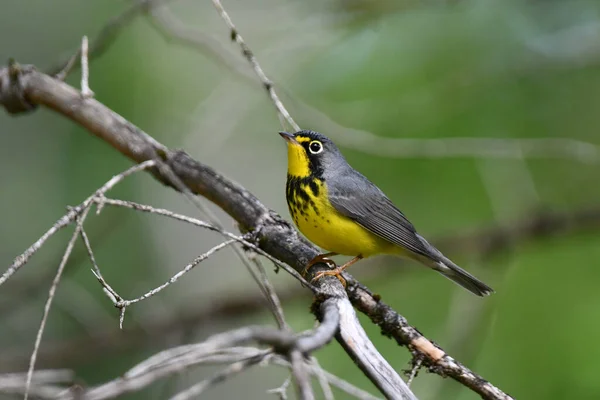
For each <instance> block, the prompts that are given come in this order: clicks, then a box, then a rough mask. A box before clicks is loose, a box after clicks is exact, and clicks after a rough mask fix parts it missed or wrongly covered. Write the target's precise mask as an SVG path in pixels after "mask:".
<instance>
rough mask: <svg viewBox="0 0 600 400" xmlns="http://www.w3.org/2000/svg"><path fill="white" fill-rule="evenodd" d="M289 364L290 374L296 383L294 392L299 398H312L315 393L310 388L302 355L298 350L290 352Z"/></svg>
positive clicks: (303, 399) (305, 399) (311, 399)
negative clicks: (290, 367)
mask: <svg viewBox="0 0 600 400" xmlns="http://www.w3.org/2000/svg"><path fill="white" fill-rule="evenodd" d="M289 357H290V364H292V376H293V377H294V383H295V384H296V393H298V399H300V400H314V398H315V394H314V392H313V390H312V385H311V383H310V378H309V377H308V372H307V370H306V363H305V362H304V356H303V355H302V353H300V352H299V351H298V350H293V351H292V352H291V353H290V356H289Z"/></svg>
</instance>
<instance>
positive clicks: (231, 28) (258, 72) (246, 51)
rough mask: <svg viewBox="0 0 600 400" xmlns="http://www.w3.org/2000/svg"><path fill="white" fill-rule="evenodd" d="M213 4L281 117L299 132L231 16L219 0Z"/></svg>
mask: <svg viewBox="0 0 600 400" xmlns="http://www.w3.org/2000/svg"><path fill="white" fill-rule="evenodd" d="M212 2H213V4H214V6H215V8H216V9H217V11H218V12H219V15H220V16H221V18H222V19H223V21H225V25H227V28H228V29H229V34H230V37H231V40H233V41H235V42H237V44H239V45H240V47H241V49H242V54H243V56H244V57H245V58H246V60H248V62H249V63H250V65H251V66H252V69H253V70H254V72H255V73H256V76H258V79H259V80H260V83H261V84H262V85H263V87H264V88H265V90H266V91H267V93H268V94H269V97H270V98H271V100H272V101H273V104H274V105H275V108H276V109H277V112H278V113H279V115H280V117H281V118H282V119H283V120H285V121H286V122H287V123H288V124H289V125H290V126H291V127H292V128H293V129H294V130H295V131H299V130H300V126H299V125H298V124H297V123H296V121H294V119H293V118H292V116H291V115H290V113H289V112H288V110H287V109H286V108H285V106H284V105H283V103H282V102H281V100H280V99H279V96H278V95H277V92H275V88H274V87H273V82H272V81H271V80H270V79H269V78H268V77H267V75H266V74H265V72H264V71H263V69H262V67H261V66H260V64H259V63H258V60H257V59H256V57H254V53H253V52H252V50H250V47H248V45H247V44H246V42H245V41H244V39H243V38H242V36H241V35H240V33H239V32H238V30H237V28H236V27H235V25H234V24H233V21H232V20H231V18H230V17H229V14H227V11H225V9H224V8H223V5H222V4H221V2H220V1H219V0H212Z"/></svg>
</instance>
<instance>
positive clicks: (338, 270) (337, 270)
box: [310, 267, 347, 288]
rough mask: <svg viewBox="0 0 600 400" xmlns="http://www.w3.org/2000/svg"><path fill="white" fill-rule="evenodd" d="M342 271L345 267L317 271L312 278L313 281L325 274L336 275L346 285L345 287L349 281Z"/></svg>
mask: <svg viewBox="0 0 600 400" xmlns="http://www.w3.org/2000/svg"><path fill="white" fill-rule="evenodd" d="M342 272H344V268H340V267H336V268H335V269H332V270H330V271H321V272H317V273H316V274H315V277H314V278H312V279H311V281H310V282H311V283H313V282H315V281H317V280H319V279H321V278H322V277H324V276H335V277H336V278H338V279H339V280H340V282H341V283H342V285H343V286H344V288H345V287H346V286H347V282H346V280H345V279H344V277H343V276H342Z"/></svg>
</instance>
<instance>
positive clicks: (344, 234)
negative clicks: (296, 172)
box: [286, 176, 398, 257]
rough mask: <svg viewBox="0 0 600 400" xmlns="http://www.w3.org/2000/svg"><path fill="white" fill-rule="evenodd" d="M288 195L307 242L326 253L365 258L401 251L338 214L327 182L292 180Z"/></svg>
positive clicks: (290, 178) (294, 218) (292, 213)
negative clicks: (330, 200) (330, 197)
mask: <svg viewBox="0 0 600 400" xmlns="http://www.w3.org/2000/svg"><path fill="white" fill-rule="evenodd" d="M286 192H287V193H286V195H287V196H286V197H287V200H288V207H289V210H290V214H291V215H292V218H293V220H294V223H295V224H296V226H297V227H298V229H300V232H302V234H303V235H304V236H306V238H307V239H309V240H310V241H311V242H313V243H314V244H316V245H317V246H319V247H321V248H323V249H324V250H327V251H328V252H334V253H338V254H343V255H349V256H356V255H359V254H362V255H363V257H369V256H371V255H375V254H380V253H396V252H397V251H398V248H397V247H396V246H394V245H393V244H391V243H389V242H388V241H386V240H384V239H381V238H380V237H379V236H377V235H375V234H373V233H371V232H369V231H368V230H366V229H365V228H363V227H362V226H360V225H359V224H357V223H356V222H354V221H353V220H351V219H350V218H348V217H345V216H343V215H341V214H340V213H338V212H337V211H336V210H335V209H334V208H333V206H332V205H331V203H330V202H329V200H328V196H327V186H326V184H325V183H324V182H323V181H321V180H319V179H316V178H313V177H310V178H309V177H307V178H295V177H293V176H288V183H287V188H286Z"/></svg>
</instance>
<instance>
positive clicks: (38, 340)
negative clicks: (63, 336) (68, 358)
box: [24, 206, 90, 400]
mask: <svg viewBox="0 0 600 400" xmlns="http://www.w3.org/2000/svg"><path fill="white" fill-rule="evenodd" d="M89 211H90V208H89V206H88V207H86V208H85V209H84V210H83V212H82V213H81V220H82V221H83V220H85V218H86V217H87V214H88V212H89ZM80 229H81V227H80V226H79V225H78V226H77V227H75V231H74V232H73V235H72V236H71V240H69V243H68V244H67V248H66V250H65V253H64V255H63V258H62V260H61V261H60V264H59V266H58V271H56V276H55V277H54V280H53V281H52V285H51V286H50V291H49V292H48V299H47V300H46V304H45V305H44V314H43V316H42V322H41V323H40V327H39V329H38V331H37V335H36V337H35V343H34V345H33V352H32V353H31V358H30V360H29V368H28V370H27V381H26V383H25V396H24V400H27V397H28V396H29V388H30V386H31V378H32V377H33V370H34V368H35V360H36V359H37V355H38V351H39V349H40V344H41V343H42V335H43V334H44V329H45V328H46V321H47V320H48V314H50V307H52V300H54V295H55V294H56V289H57V288H58V284H59V283H60V278H61V277H62V273H63V271H64V269H65V266H66V265H67V261H69V256H70V255H71V251H72V250H73V247H74V246H75V241H76V240H77V237H78V236H79V232H80Z"/></svg>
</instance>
